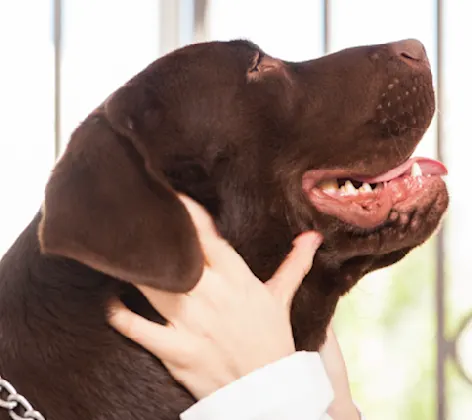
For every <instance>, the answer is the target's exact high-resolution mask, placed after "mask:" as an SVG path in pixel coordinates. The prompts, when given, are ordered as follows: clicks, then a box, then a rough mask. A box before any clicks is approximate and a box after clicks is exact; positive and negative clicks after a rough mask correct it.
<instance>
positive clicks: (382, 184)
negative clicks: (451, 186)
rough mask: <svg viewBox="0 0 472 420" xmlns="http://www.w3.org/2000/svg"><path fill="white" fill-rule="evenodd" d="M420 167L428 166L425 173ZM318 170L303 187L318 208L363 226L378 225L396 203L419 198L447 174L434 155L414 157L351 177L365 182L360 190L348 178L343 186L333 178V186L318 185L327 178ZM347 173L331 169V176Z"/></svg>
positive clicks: (304, 180) (311, 173) (308, 177)
mask: <svg viewBox="0 0 472 420" xmlns="http://www.w3.org/2000/svg"><path fill="white" fill-rule="evenodd" d="M421 168H424V169H425V173H424V174H423V173H422V170H421ZM405 171H407V172H405ZM315 172H317V171H312V172H310V173H309V175H308V176H307V177H304V179H303V189H304V191H305V194H306V195H307V197H308V199H309V200H310V201H311V203H312V204H313V206H314V207H315V208H316V209H317V210H318V211H320V212H321V213H326V214H330V215H332V216H334V217H337V218H338V219H341V220H343V221H345V222H347V223H349V224H352V225H355V226H358V227H361V228H375V227H376V226H379V225H380V224H382V223H383V222H385V221H386V220H387V218H388V217H389V214H390V212H391V210H392V209H393V208H394V206H395V205H398V204H400V205H403V203H404V202H408V203H410V202H411V203H413V202H414V201H415V200H416V199H417V198H419V197H423V196H424V195H425V194H428V191H429V190H430V188H431V187H432V186H434V184H435V183H436V182H442V180H441V176H442V175H446V174H447V169H446V168H445V167H444V165H442V164H441V163H440V162H437V161H434V160H432V159H426V158H414V159H410V160H408V161H407V162H404V163H403V164H402V165H400V166H399V167H397V168H394V169H392V170H390V171H387V172H385V173H384V174H382V175H378V176H376V177H367V176H364V177H362V176H361V177H355V178H354V177H353V178H351V179H353V181H352V182H355V181H356V180H357V181H360V182H363V185H362V187H361V188H360V189H359V190H358V189H356V188H355V187H354V185H353V183H352V182H351V181H349V180H348V181H347V182H346V184H345V185H344V186H343V187H342V188H341V189H337V188H336V186H335V185H333V181H331V184H329V183H328V185H331V188H332V189H331V190H327V189H326V182H325V183H324V184H323V186H320V185H319V181H320V180H321V179H326V178H323V176H322V175H323V172H321V177H320V174H317V173H315ZM345 175H346V172H345V171H344V172H342V171H330V172H329V176H331V177H333V176H335V177H336V178H338V177H341V176H342V177H344V178H349V177H346V176H345ZM317 176H318V182H317V180H316V178H317ZM331 179H333V178H331ZM336 182H337V180H336ZM370 183H375V184H377V188H375V189H373V190H372V187H375V185H371V184H370ZM320 187H323V188H325V190H323V189H321V188H320Z"/></svg>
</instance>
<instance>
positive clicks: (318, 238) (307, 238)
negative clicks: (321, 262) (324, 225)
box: [293, 231, 323, 251]
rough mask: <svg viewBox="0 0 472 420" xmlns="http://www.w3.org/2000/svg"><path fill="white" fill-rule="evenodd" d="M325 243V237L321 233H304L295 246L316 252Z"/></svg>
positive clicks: (295, 241) (294, 242)
mask: <svg viewBox="0 0 472 420" xmlns="http://www.w3.org/2000/svg"><path fill="white" fill-rule="evenodd" d="M322 242H323V235H321V233H319V232H315V231H307V232H303V233H302V234H301V235H299V236H298V237H297V238H295V240H294V241H293V245H302V246H306V247H310V248H312V249H313V250H315V251H316V249H318V247H319V246H320V245H321V243H322Z"/></svg>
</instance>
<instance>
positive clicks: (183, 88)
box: [40, 40, 448, 294]
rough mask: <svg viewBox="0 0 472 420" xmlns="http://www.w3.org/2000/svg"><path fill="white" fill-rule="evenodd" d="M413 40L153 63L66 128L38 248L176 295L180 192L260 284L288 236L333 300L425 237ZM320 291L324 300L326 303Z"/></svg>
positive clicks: (435, 187)
mask: <svg viewBox="0 0 472 420" xmlns="http://www.w3.org/2000/svg"><path fill="white" fill-rule="evenodd" d="M434 107H435V106H434V93H433V87H432V77H431V72H430V68H429V63H428V59H427V57H426V53H425V51H424V48H423V46H422V45H421V44H420V43H419V42H416V41H412V40H409V41H401V42H396V43H391V44H383V45H374V46H365V47H359V48H352V49H347V50H343V51H340V52H337V53H335V54H331V55H328V56H325V57H322V58H319V59H316V60H313V61H307V62H301V63H292V62H285V61H282V60H279V59H276V58H273V57H270V56H268V55H266V54H264V52H263V51H261V50H260V49H259V48H258V47H257V46H255V45H253V44H251V43H249V42H245V41H233V42H212V43H205V44H197V45H191V46H188V47H185V48H182V49H180V50H177V51H175V52H173V53H171V54H169V55H167V56H164V57H162V58H161V59H159V60H157V61H156V62H154V63H152V64H151V65H150V66H149V67H148V68H146V69H145V70H144V71H143V72H141V73H140V74H138V75H137V76H135V77H134V78H133V79H131V80H130V81H129V82H128V83H127V84H126V85H125V86H123V87H122V88H120V89H118V90H117V91H116V92H115V93H114V94H112V95H111V96H110V97H109V98H108V99H107V100H106V101H105V102H104V103H103V104H102V105H101V106H100V107H99V108H97V110H95V111H94V112H93V113H92V114H90V115H89V117H88V118H87V119H86V120H85V121H84V122H83V123H82V124H81V125H80V126H79V127H78V128H77V130H76V131H75V132H74V134H73V135H72V138H71V140H70V143H69V145H68V147H67V150H66V151H65V153H64V156H63V157H62V159H61V160H60V161H59V163H58V164H57V166H56V168H55V170H54V172H53V174H52V177H51V179H50V181H49V184H48V186H47V189H46V199H45V206H44V209H43V212H44V217H43V221H42V224H41V228H40V238H41V244H42V247H43V250H45V251H46V252H49V253H53V254H59V255H64V256H67V257H70V258H74V259H77V260H79V261H81V262H83V263H85V264H87V265H90V266H91V267H93V268H95V269H98V270H100V271H103V272H105V273H107V274H110V275H112V276H115V277H117V278H120V279H123V280H127V281H131V282H136V283H145V284H150V285H153V286H155V287H159V288H164V289H167V290H172V291H185V290H188V289H190V288H192V287H193V286H194V285H195V283H196V281H197V280H198V277H199V274H200V270H201V268H202V253H201V250H200V248H199V245H198V243H197V239H196V235H195V231H194V228H193V226H192V224H191V221H190V219H189V216H188V214H187V213H186V211H185V209H184V207H183V206H182V204H181V203H180V201H179V200H178V199H177V196H176V193H175V191H182V192H184V193H187V194H188V195H190V196H191V197H193V198H195V199H196V200H198V201H199V202H201V203H203V204H204V205H205V207H206V208H207V209H208V210H209V211H210V212H211V214H212V215H213V216H214V217H215V220H216V221H217V225H218V227H219V228H220V231H221V232H222V234H223V235H224V236H225V237H226V238H227V239H228V240H229V241H230V242H231V243H232V245H234V246H235V247H236V248H237V249H238V251H240V252H241V253H242V255H243V256H244V257H245V258H246V260H247V261H248V262H249V263H250V265H251V267H252V268H253V270H254V271H255V272H256V274H258V275H259V276H260V277H262V278H267V277H268V276H270V274H271V273H272V272H273V271H274V270H275V268H276V267H277V266H278V264H279V263H280V262H281V260H282V258H283V256H284V255H285V254H286V253H287V252H288V251H289V249H290V246H291V241H292V240H293V238H294V237H295V236H296V235H297V234H298V233H300V232H301V231H304V230H308V229H313V228H315V229H316V230H318V231H320V232H321V233H322V234H323V235H324V244H323V247H322V249H321V250H320V252H319V253H318V255H317V258H316V260H315V265H314V269H313V272H318V273H319V272H320V270H321V271H323V272H327V273H331V274H332V276H333V280H332V281H333V282H336V284H337V286H336V287H337V288H336V290H337V293H338V294H341V293H344V292H345V291H347V290H348V289H349V288H350V287H351V286H352V285H353V284H354V283H355V282H356V281H357V280H358V279H359V278H360V277H361V276H362V275H364V274H365V273H367V272H368V271H371V270H373V269H376V268H379V267H382V266H385V265H388V264H392V263H394V262H395V261H397V260H399V259H400V258H401V257H403V256H404V255H405V254H406V253H407V252H408V251H409V250H410V249H412V248H414V247H415V246H417V245H419V244H420V243H422V242H423V241H425V240H426V239H427V238H428V237H429V236H430V235H431V234H432V233H433V231H434V230H435V229H436V227H437V225H438V223H439V221H440V218H441V216H442V215H443V213H444V212H445V210H446V207H447V203H448V196H447V191H446V188H445V185H444V183H443V181H442V179H441V178H440V176H441V175H443V174H445V168H444V167H443V166H442V165H441V164H440V163H438V162H435V161H433V160H429V159H417V160H410V159H409V157H410V155H411V154H412V152H413V151H414V149H415V147H416V146H417V144H418V142H419V141H420V139H421V138H422V136H423V134H424V132H425V131H426V129H427V128H428V126H429V124H430V122H431V119H432V116H433V113H434ZM326 293H329V290H328V291H327V292H326Z"/></svg>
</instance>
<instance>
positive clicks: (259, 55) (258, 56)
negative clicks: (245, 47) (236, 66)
mask: <svg viewBox="0 0 472 420" xmlns="http://www.w3.org/2000/svg"><path fill="white" fill-rule="evenodd" d="M262 57H263V55H262V53H260V52H258V53H257V54H256V56H255V57H254V60H253V61H252V65H251V68H250V69H249V73H257V72H259V70H260V68H259V65H260V64H261V60H262Z"/></svg>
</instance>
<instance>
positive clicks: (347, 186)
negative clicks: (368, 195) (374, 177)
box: [344, 180, 358, 195]
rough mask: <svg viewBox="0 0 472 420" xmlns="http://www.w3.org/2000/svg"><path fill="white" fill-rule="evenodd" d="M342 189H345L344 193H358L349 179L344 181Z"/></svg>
mask: <svg viewBox="0 0 472 420" xmlns="http://www.w3.org/2000/svg"><path fill="white" fill-rule="evenodd" d="M344 189H345V190H346V194H353V195H356V194H358V191H357V188H356V187H355V186H354V185H352V182H351V181H349V180H348V181H346V183H345V184H344Z"/></svg>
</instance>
